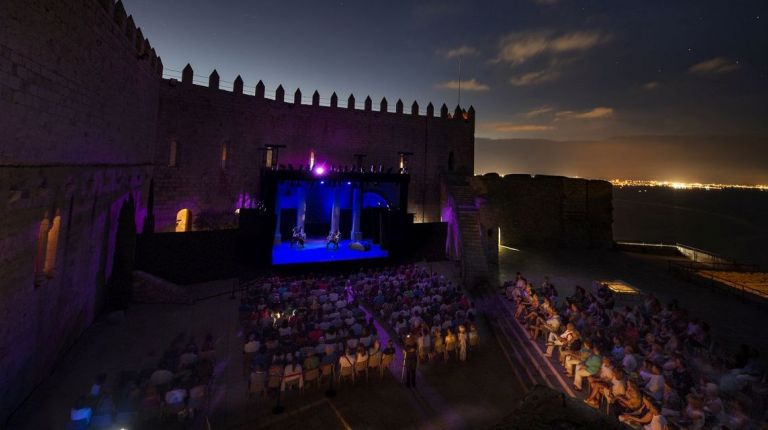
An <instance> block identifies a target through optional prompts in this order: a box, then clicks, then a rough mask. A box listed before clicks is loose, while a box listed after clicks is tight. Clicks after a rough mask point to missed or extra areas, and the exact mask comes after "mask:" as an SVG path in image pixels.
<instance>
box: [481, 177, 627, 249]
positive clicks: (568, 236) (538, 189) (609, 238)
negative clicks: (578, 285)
mask: <svg viewBox="0 0 768 430" xmlns="http://www.w3.org/2000/svg"><path fill="white" fill-rule="evenodd" d="M470 184H471V185H472V188H473V189H474V190H475V192H476V193H477V194H478V195H480V196H482V197H483V199H481V202H482V204H481V205H480V212H479V222H480V224H481V227H482V229H483V231H484V232H485V233H486V234H488V235H489V236H490V235H493V234H496V231H494V230H496V229H497V228H501V244H502V245H505V246H511V247H514V248H548V247H561V246H562V247H572V248H610V247H611V246H613V191H612V186H611V183H610V182H607V181H601V180H588V179H581V178H566V177H562V176H547V175H535V176H534V175H523V174H519V175H505V176H504V177H500V176H499V175H497V174H495V173H489V174H486V175H483V176H475V177H474V178H472V179H471V180H470ZM497 240H498V237H497Z"/></svg>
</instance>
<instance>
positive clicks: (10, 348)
mask: <svg viewBox="0 0 768 430" xmlns="http://www.w3.org/2000/svg"><path fill="white" fill-rule="evenodd" d="M161 75H162V62H161V61H160V59H159V58H158V57H157V55H156V54H155V51H154V49H152V47H151V45H150V44H149V41H148V40H147V39H145V38H144V37H143V35H142V33H141V30H139V29H137V28H136V26H135V23H134V22H133V19H132V18H130V17H128V16H126V13H125V10H124V9H123V6H122V4H121V3H118V4H114V3H113V2H112V1H111V0H67V1H61V0H4V1H2V2H0V130H1V131H0V196H1V198H0V220H2V222H0V427H4V426H5V422H6V418H7V417H8V416H9V415H10V414H11V412H12V411H13V409H14V408H15V407H16V406H17V405H18V404H19V403H20V402H21V401H22V400H23V399H24V398H25V397H26V396H27V395H28V394H29V393H30V391H31V390H32V389H33V388H34V387H35V385H36V384H37V383H39V382H40V381H41V380H42V379H43V378H44V377H45V376H46V375H48V373H49V372H50V371H51V369H52V368H53V365H54V363H55V362H56V361H57V360H58V359H59V358H60V357H61V355H62V353H63V352H64V351H66V350H67V348H69V347H70V346H71V345H72V344H73V342H74V341H75V340H76V339H77V338H78V337H79V335H80V334H81V333H82V332H83V330H84V329H85V328H86V327H88V326H89V325H90V324H91V323H92V322H93V320H94V318H95V317H96V316H97V314H98V312H99V311H100V310H102V309H104V307H105V304H106V303H107V302H109V301H112V300H114V298H115V296H116V295H115V294H114V293H115V292H119V293H121V294H123V293H124V291H118V290H116V289H118V288H119V285H118V284H120V283H119V282H117V281H116V276H117V275H116V272H120V271H121V270H118V269H116V268H123V269H124V268H125V266H126V265H129V264H130V259H131V253H130V245H131V234H132V231H133V230H135V228H136V227H138V228H139V229H140V228H141V225H142V223H143V219H144V215H145V213H146V206H145V202H144V200H145V197H144V196H146V195H147V191H148V183H149V178H150V176H151V173H152V172H151V170H152V166H151V163H152V158H153V147H154V144H155V142H156V134H155V133H156V130H157V109H158V100H159V94H158V92H159V90H158V88H159V83H160V77H161ZM121 214H122V215H121ZM108 284H109V285H110V286H109V288H107V285H108ZM68 407H69V405H65V406H64V409H67V408H68ZM11 427H12V426H11Z"/></svg>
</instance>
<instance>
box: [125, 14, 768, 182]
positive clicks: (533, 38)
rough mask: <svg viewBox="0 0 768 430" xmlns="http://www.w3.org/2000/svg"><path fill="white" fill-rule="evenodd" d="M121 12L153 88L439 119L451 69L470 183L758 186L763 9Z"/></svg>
mask: <svg viewBox="0 0 768 430" xmlns="http://www.w3.org/2000/svg"><path fill="white" fill-rule="evenodd" d="M124 3H125V6H126V10H127V11H128V13H129V14H133V15H134V19H135V20H136V22H137V24H138V25H139V26H141V27H142V31H143V32H144V35H145V36H146V37H148V38H149V39H150V41H151V43H152V45H153V46H154V47H155V48H156V50H157V52H158V53H159V55H160V56H161V57H162V59H163V63H164V65H165V67H166V70H167V75H169V76H180V72H178V71H180V70H181V69H182V68H183V67H184V65H185V64H186V63H188V62H189V63H191V64H192V66H193V68H194V70H195V74H196V75H199V77H196V80H197V81H199V82H201V83H202V82H207V78H206V77H207V75H208V74H209V73H210V72H211V71H212V70H213V69H214V68H215V69H217V70H218V72H219V74H220V76H221V79H222V86H225V87H226V86H227V85H228V84H227V81H228V82H231V81H233V80H234V78H235V76H237V75H238V74H239V75H241V76H242V78H243V79H244V81H245V84H246V91H249V90H250V91H252V87H253V86H254V85H255V84H256V82H258V80H259V79H262V80H263V81H264V83H265V84H266V86H267V95H268V96H269V95H270V94H271V93H273V92H274V89H275V88H276V87H277V85H278V84H283V86H284V87H285V89H286V93H287V94H292V93H293V91H294V90H295V89H296V88H297V87H299V88H301V90H302V93H303V94H304V97H305V103H308V102H309V100H310V97H311V94H312V92H313V91H314V90H315V89H317V90H319V92H320V94H321V97H322V98H323V99H324V102H325V103H327V99H328V98H329V97H330V94H331V92H332V91H336V92H337V93H338V95H339V97H340V100H346V98H347V96H348V95H349V93H354V95H355V97H356V98H357V100H359V101H360V104H361V103H362V100H363V99H364V98H365V96H366V95H370V96H371V97H372V98H373V100H374V106H376V105H378V101H379V100H380V99H381V97H383V96H385V97H386V98H387V100H389V104H390V106H393V105H394V104H395V102H396V101H397V99H398V98H402V99H403V102H404V103H405V104H406V106H409V105H410V104H411V102H412V101H413V100H417V101H418V102H419V104H420V105H421V107H422V110H423V109H424V108H425V107H426V104H427V102H429V101H432V102H434V103H435V105H436V107H437V108H439V105H440V104H442V103H443V102H445V103H446V104H448V106H449V108H450V110H453V108H454V107H455V105H456V103H457V98H458V94H457V89H456V86H457V85H456V84H457V80H458V78H459V59H460V58H461V63H462V71H461V77H462V92H461V104H462V105H463V106H468V105H469V104H472V105H474V106H475V109H476V110H477V115H478V119H477V130H476V136H477V138H478V145H477V161H476V170H477V172H478V173H482V172H487V171H497V172H499V173H506V172H513V171H514V172H533V173H554V174H564V175H571V176H575V175H578V176H583V177H600V178H614V177H621V178H628V179H658V180H676V181H707V182H738V183H757V182H762V183H768V161H765V160H768V139H766V136H768V2H766V1H764V0H763V1H757V0H755V1H737V0H731V1H705V0H692V1H683V0H664V1H655V0H654V1H650V0H643V1H624V0H600V1H580V0H517V1H510V0H507V1H482V2H474V1H463V2H454V1H423V2H421V1H402V2H398V1H387V2H373V1H365V2H363V1H359V2H353V1H341V2H340V1H336V2H326V1H321V0H313V1H300V2H299V1H272V2H258V1H252V0H229V1H226V0H219V1H215V2H214V1H203V0H176V1H173V0H124ZM230 85H231V84H230ZM249 87H251V88H249ZM342 104H343V103H342ZM566 154H567V155H566ZM660 164H661V165H660Z"/></svg>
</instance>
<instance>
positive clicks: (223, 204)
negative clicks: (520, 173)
mask: <svg viewBox="0 0 768 430" xmlns="http://www.w3.org/2000/svg"><path fill="white" fill-rule="evenodd" d="M219 82H220V78H219V76H218V73H217V72H216V71H214V72H213V73H211V75H210V76H209V84H208V86H207V87H205V86H200V85H195V84H194V83H193V71H192V68H191V67H190V66H189V65H187V67H185V69H184V71H183V72H182V80H181V81H177V80H175V79H171V80H165V81H163V84H162V86H161V90H160V114H159V129H158V144H157V150H156V153H155V163H156V164H157V166H158V167H157V169H156V177H155V193H156V194H155V196H156V199H155V201H156V206H155V208H156V211H155V213H156V219H157V223H156V225H157V229H158V230H159V231H168V230H172V229H173V226H174V223H175V219H176V213H177V211H179V210H180V209H182V208H188V209H190V210H191V211H192V212H193V214H195V213H199V212H201V211H205V210H212V209H224V210H232V211H234V210H235V208H236V207H237V205H236V203H239V200H240V197H241V196H243V195H248V196H250V197H256V196H257V194H258V189H259V184H258V181H259V167H260V165H261V163H262V159H263V156H264V153H263V152H262V149H263V147H264V145H286V148H284V149H281V150H280V153H279V163H280V164H283V165H285V166H287V165H288V164H291V165H292V166H294V168H298V167H299V165H303V166H305V167H306V166H307V165H308V164H309V157H310V151H315V154H316V163H318V164H321V163H326V165H328V166H331V165H335V166H342V165H348V166H351V165H353V164H354V163H355V159H354V158H353V154H358V153H361V154H366V158H365V161H364V164H365V165H366V166H368V167H369V166H370V165H371V164H373V165H375V166H376V167H377V168H378V166H379V165H382V166H383V167H384V169H385V170H386V169H387V168H390V167H392V168H394V169H397V168H398V164H399V155H398V153H399V152H411V153H413V155H409V156H408V170H409V172H410V174H411V181H410V190H409V209H410V211H411V212H413V213H414V214H415V218H416V221H425V222H427V221H439V220H440V187H439V175H440V172H441V171H444V170H447V169H448V167H449V154H450V153H451V152H453V168H454V170H455V171H459V172H464V173H468V174H469V173H471V172H472V166H473V163H474V125H475V124H474V123H475V112H474V108H472V107H470V108H469V110H468V111H462V110H460V109H458V108H457V109H456V110H454V112H453V113H449V111H448V108H447V106H445V105H443V106H442V107H441V109H440V112H438V114H437V115H438V116H435V112H434V107H433V106H432V104H431V103H430V104H429V105H428V106H427V108H426V111H425V115H421V114H420V111H419V106H418V104H417V103H415V102H414V103H413V104H412V105H411V107H410V109H409V111H408V112H405V111H404V105H403V103H402V101H400V100H398V101H397V102H396V103H395V106H394V111H391V110H390V107H389V103H388V101H387V100H386V99H383V100H381V101H380V102H379V103H377V106H378V109H377V110H374V108H373V101H372V100H371V99H370V97H367V98H366V99H365V100H364V101H363V103H362V105H361V104H360V102H359V101H356V100H355V98H354V96H350V97H349V98H348V99H347V101H346V102H345V103H343V105H342V104H340V103H339V101H338V97H337V96H336V94H335V93H334V94H333V95H332V96H331V98H330V105H329V106H322V105H320V95H319V94H318V93H317V92H316V91H315V92H314V94H313V95H312V98H311V100H312V101H311V104H302V100H303V97H302V94H301V91H300V90H297V91H296V92H295V93H294V94H293V96H292V97H287V96H286V95H285V91H284V90H283V88H282V86H278V87H277V89H276V91H275V98H274V99H270V98H266V97H265V88H264V84H263V83H262V82H259V83H258V84H257V85H256V86H255V91H254V92H253V94H245V93H243V87H244V85H243V82H242V79H241V78H240V77H239V76H238V77H237V78H236V79H235V81H234V85H233V91H226V90H222V89H220V88H219ZM361 108H362V109H361ZM172 145H173V146H175V157H176V160H175V163H171V162H170V161H171V160H170V159H171V152H172V149H171V147H172ZM224 146H226V161H225V162H224V163H223V164H222V159H221V156H222V153H223V151H224V150H223V147H224ZM169 164H174V165H173V166H169Z"/></svg>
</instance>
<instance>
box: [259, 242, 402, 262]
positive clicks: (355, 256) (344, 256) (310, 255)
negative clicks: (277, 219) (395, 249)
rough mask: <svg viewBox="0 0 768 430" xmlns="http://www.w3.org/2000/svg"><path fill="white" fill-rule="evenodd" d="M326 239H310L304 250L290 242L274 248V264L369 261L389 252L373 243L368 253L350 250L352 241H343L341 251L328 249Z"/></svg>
mask: <svg viewBox="0 0 768 430" xmlns="http://www.w3.org/2000/svg"><path fill="white" fill-rule="evenodd" d="M325 243H326V242H325V239H308V240H307V241H306V242H305V243H304V248H301V247H299V246H296V245H294V246H291V244H290V243H289V242H283V243H282V244H280V245H278V246H275V247H273V248H272V264H273V265H281V264H307V263H309V264H311V263H323V262H336V261H349V260H367V259H371V258H385V257H388V256H389V252H387V251H386V250H384V249H381V247H380V246H379V245H376V244H374V243H371V249H369V250H368V251H357V250H354V249H350V248H349V244H350V243H352V241H351V240H342V241H341V242H340V243H339V249H333V248H330V249H326V247H325Z"/></svg>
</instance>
